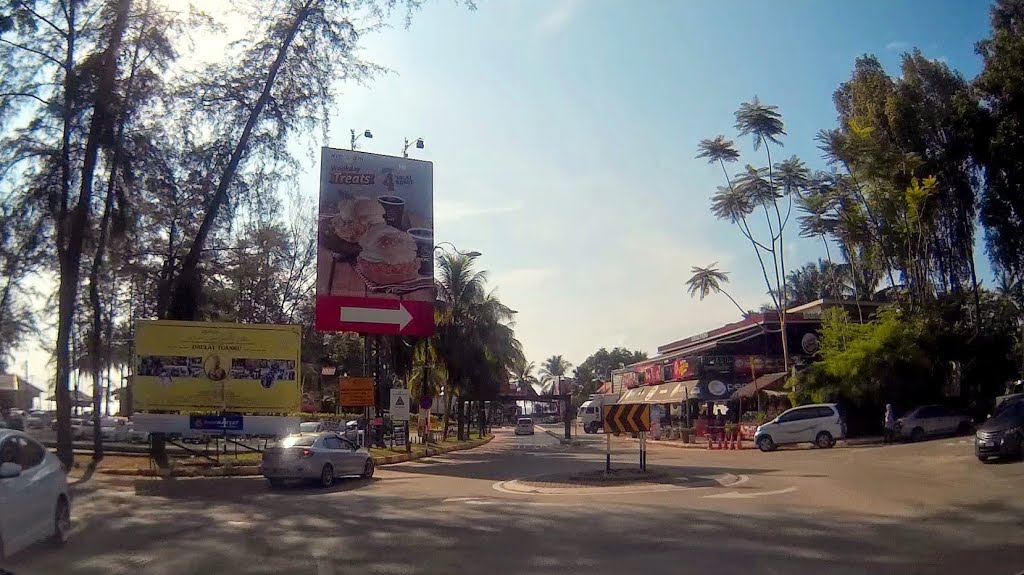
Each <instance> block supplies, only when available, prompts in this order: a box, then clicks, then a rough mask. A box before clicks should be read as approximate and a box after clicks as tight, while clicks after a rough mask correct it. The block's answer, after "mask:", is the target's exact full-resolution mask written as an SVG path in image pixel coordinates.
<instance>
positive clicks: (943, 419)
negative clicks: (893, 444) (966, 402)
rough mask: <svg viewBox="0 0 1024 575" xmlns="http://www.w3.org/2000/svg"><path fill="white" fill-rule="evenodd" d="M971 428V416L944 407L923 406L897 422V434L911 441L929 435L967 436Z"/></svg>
mask: <svg viewBox="0 0 1024 575" xmlns="http://www.w3.org/2000/svg"><path fill="white" fill-rule="evenodd" d="M971 428H972V422H971V418H970V416H968V415H967V414H964V413H957V412H955V411H953V410H952V409H950V408H948V407H946V406H944V405H922V406H921V407H916V408H914V409H912V410H910V411H908V412H907V414H906V415H904V416H903V417H901V418H899V419H897V420H896V434H897V435H898V436H899V437H903V438H907V439H910V440H911V441H919V440H921V439H924V437H925V436H928V435H945V434H950V433H959V434H960V435H966V434H968V433H970V432H971Z"/></svg>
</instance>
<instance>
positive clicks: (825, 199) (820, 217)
mask: <svg viewBox="0 0 1024 575" xmlns="http://www.w3.org/2000/svg"><path fill="white" fill-rule="evenodd" d="M832 207H833V202H832V197H831V196H830V194H829V191H828V189H827V188H818V189H817V190H815V191H812V192H811V193H808V194H806V195H800V196H797V209H799V210H800V211H801V212H803V215H802V216H798V217H797V223H798V224H799V225H800V236H801V237H804V238H821V244H822V245H823V246H825V257H826V258H827V259H828V266H829V273H830V274H831V275H832V277H831V278H830V279H831V283H832V295H833V296H834V297H835V298H836V299H839V298H840V292H839V285H838V283H837V279H836V277H835V274H834V272H835V264H834V262H833V261H832V251H831V250H830V249H829V246H828V237H827V235H828V234H830V233H831V232H832V230H833V228H834V227H835V220H834V219H833V218H831V217H830V216H829V214H830V213H831V211H832Z"/></svg>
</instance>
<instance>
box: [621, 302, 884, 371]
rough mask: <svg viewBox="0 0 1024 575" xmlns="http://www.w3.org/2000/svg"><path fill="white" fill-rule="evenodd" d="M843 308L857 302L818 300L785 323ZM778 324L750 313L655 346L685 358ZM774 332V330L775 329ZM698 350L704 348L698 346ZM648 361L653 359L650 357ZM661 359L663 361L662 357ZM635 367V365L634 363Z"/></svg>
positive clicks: (796, 311)
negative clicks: (711, 344)
mask: <svg viewBox="0 0 1024 575" xmlns="http://www.w3.org/2000/svg"><path fill="white" fill-rule="evenodd" d="M881 305H885V304H884V303H880V302H870V301H862V302H860V306H861V308H870V309H871V310H872V311H874V310H875V309H876V308H878V307H879V306H881ZM837 306H843V307H845V308H847V309H848V310H851V311H856V307H857V302H856V301H855V300H837V299H819V300H815V301H812V302H810V303H806V304H803V305H799V306H796V307H792V308H790V309H789V310H787V312H786V322H788V323H813V322H818V321H821V313H822V311H823V310H824V309H825V308H830V307H837ZM778 325H779V318H778V316H777V315H776V314H774V313H754V314H750V315H749V316H748V317H746V318H744V319H743V320H741V321H737V322H733V323H727V324H725V325H723V326H722V327H719V328H716V329H713V330H710V331H706V332H703V333H698V334H696V335H692V336H690V337H687V338H683V339H680V340H678V341H674V342H671V343H667V344H665V345H661V346H658V353H659V354H661V355H662V356H666V355H669V354H673V355H676V354H677V353H678V354H679V355H689V354H692V353H694V352H695V351H699V349H695V348H696V347H697V346H698V345H700V344H704V343H708V342H714V341H719V340H722V339H724V338H726V337H728V336H731V335H735V334H740V333H742V332H746V331H750V330H751V329H760V327H759V326H764V327H765V328H767V329H773V327H775V326H778ZM776 329H777V327H776ZM700 349H704V348H703V347H701V348H700ZM652 359H657V357H656V358H652ZM662 359H664V358H662ZM634 365H639V364H634Z"/></svg>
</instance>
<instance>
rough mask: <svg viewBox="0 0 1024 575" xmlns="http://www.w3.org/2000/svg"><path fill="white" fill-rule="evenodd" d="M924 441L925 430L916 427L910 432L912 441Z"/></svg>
mask: <svg viewBox="0 0 1024 575" xmlns="http://www.w3.org/2000/svg"><path fill="white" fill-rule="evenodd" d="M922 439H924V430H923V429H921V428H920V427H915V428H914V429H913V430H911V432H910V441H921V440H922Z"/></svg>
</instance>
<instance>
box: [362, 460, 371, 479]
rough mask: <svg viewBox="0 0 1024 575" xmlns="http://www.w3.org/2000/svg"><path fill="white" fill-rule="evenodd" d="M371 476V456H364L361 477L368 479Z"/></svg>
mask: <svg viewBox="0 0 1024 575" xmlns="http://www.w3.org/2000/svg"><path fill="white" fill-rule="evenodd" d="M371 477H373V458H371V457H367V458H366V465H364V466H363V475H362V478H363V479H370V478H371Z"/></svg>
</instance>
